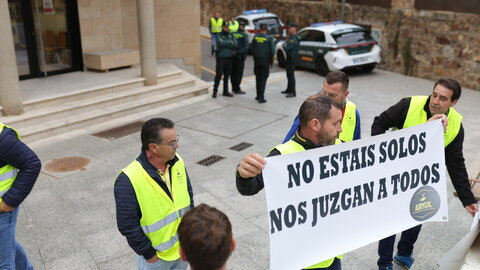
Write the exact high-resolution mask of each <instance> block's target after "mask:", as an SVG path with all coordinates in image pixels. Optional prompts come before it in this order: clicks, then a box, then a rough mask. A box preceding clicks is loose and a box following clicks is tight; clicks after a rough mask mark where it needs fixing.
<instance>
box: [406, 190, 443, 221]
mask: <svg viewBox="0 0 480 270" xmlns="http://www.w3.org/2000/svg"><path fill="white" fill-rule="evenodd" d="M439 209H440V195H439V194H438V192H437V191H436V190H435V189H434V188H432V187H431V186H423V187H421V188H419V189H417V191H415V193H414V194H413V196H412V199H411V201H410V214H411V215H412V217H413V219H415V220H416V221H424V220H427V219H429V218H431V217H433V216H435V214H436V213H437V212H438V210H439Z"/></svg>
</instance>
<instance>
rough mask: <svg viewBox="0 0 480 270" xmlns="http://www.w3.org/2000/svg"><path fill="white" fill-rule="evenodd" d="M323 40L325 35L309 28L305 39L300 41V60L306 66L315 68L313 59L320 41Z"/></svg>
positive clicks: (314, 59)
mask: <svg viewBox="0 0 480 270" xmlns="http://www.w3.org/2000/svg"><path fill="white" fill-rule="evenodd" d="M322 41H323V42H324V41H325V35H324V34H323V32H322V31H319V30H313V29H312V30H310V31H308V34H307V35H306V37H305V39H304V40H302V41H301V42H300V50H301V51H302V53H301V55H300V61H301V62H302V63H303V66H304V67H306V68H312V69H314V68H315V61H316V57H317V55H318V52H317V49H318V47H319V46H320V42H322Z"/></svg>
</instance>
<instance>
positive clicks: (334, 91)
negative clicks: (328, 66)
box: [283, 71, 361, 142]
mask: <svg viewBox="0 0 480 270" xmlns="http://www.w3.org/2000/svg"><path fill="white" fill-rule="evenodd" d="M349 81H350V80H349V79H348V75H347V74H345V72H342V71H332V72H329V73H328V74H327V76H325V80H324V81H323V87H322V90H321V91H320V93H321V94H325V95H327V96H329V97H331V98H333V100H335V101H336V102H337V103H338V104H340V105H342V108H343V109H342V132H340V135H339V136H338V138H339V139H340V140H342V141H344V142H349V141H353V140H359V139H360V138H361V129H360V128H361V127H360V113H359V112H358V109H357V106H356V105H355V104H354V103H353V102H351V101H350V100H348V99H347V97H348V94H349V93H350V92H349V91H348V85H349ZM299 126H300V121H299V119H298V115H297V117H296V118H295V120H294V121H293V125H292V127H291V128H290V131H289V132H288V133H287V136H285V139H283V142H287V141H288V140H290V139H291V138H292V137H293V136H294V135H295V132H297V129H298V127H299Z"/></svg>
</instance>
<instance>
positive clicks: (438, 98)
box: [371, 79, 478, 270]
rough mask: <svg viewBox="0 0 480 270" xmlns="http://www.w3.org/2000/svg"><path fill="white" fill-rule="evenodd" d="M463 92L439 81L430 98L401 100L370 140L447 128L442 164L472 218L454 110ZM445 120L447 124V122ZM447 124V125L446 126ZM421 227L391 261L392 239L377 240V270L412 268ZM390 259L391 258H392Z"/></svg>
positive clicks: (376, 124)
mask: <svg viewBox="0 0 480 270" xmlns="http://www.w3.org/2000/svg"><path fill="white" fill-rule="evenodd" d="M461 93H462V88H461V86H460V84H459V83H458V82H457V81H456V80H454V79H440V80H438V81H437V82H436V83H435V86H434V88H433V92H432V94H431V95H430V96H412V97H407V98H404V99H402V100H400V101H399V102H398V103H397V104H395V105H393V106H392V107H390V108H388V109H387V110H386V111H384V112H383V113H381V114H380V115H379V116H377V117H375V119H374V120H373V124H372V131H371V133H372V136H375V135H377V134H382V133H385V131H387V130H389V129H390V128H394V129H402V128H408V127H411V126H415V125H419V124H422V123H425V122H427V121H430V120H436V119H442V120H443V123H444V127H445V126H446V129H445V132H444V134H443V136H444V146H445V164H446V166H447V170H448V173H449V175H450V179H451V180H452V184H453V187H454V188H455V190H456V191H457V194H458V198H459V199H460V201H461V202H462V204H463V206H464V207H465V210H467V212H468V213H470V214H471V215H475V213H476V212H477V211H478V205H477V200H476V199H475V197H474V196H473V194H472V191H471V190H470V183H469V181H468V174H467V171H466V169H465V159H464V158H463V139H464V137H465V133H464V130H463V126H462V115H461V114H460V113H458V112H457V111H456V110H455V109H454V108H453V106H454V105H455V104H456V103H457V101H458V100H459V99H460V95H461ZM447 117H448V121H446V120H447ZM446 123H448V124H446ZM421 228H422V225H418V226H415V227H413V228H410V229H408V230H406V231H404V232H402V236H401V238H400V241H399V242H398V246H397V247H398V253H397V254H396V255H395V257H393V252H394V244H395V235H392V236H390V237H387V238H385V239H382V240H380V242H379V245H378V255H379V259H378V261H377V265H378V269H380V270H392V269H393V264H392V260H393V261H394V262H395V263H397V264H399V265H401V266H402V267H404V268H406V269H409V268H410V267H412V265H413V261H414V259H413V258H412V252H413V246H414V244H415V242H416V241H417V238H418V235H419V233H420V229H421ZM392 257H393V258H392Z"/></svg>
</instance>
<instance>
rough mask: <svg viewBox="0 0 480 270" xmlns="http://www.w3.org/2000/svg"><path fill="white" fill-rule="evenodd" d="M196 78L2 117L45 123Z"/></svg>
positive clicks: (188, 84)
mask: <svg viewBox="0 0 480 270" xmlns="http://www.w3.org/2000/svg"><path fill="white" fill-rule="evenodd" d="M195 80H196V79H195V78H194V77H193V76H190V75H186V74H183V76H181V77H178V79H176V80H167V81H165V82H163V83H159V84H157V85H154V86H142V87H137V88H133V89H128V90H125V91H114V92H107V93H104V94H103V95H97V94H98V93H95V94H94V95H93V96H92V97H88V96H87V95H84V96H83V98H81V99H77V100H72V101H66V102H64V103H62V104H59V105H57V106H48V107H47V106H46V107H42V108H39V109H36V110H31V111H27V112H25V113H23V114H21V115H18V116H12V117H8V118H5V119H2V120H0V121H2V123H5V124H8V125H10V126H14V127H15V128H18V129H21V128H24V127H28V126H30V125H34V124H37V123H44V122H47V121H50V120H52V119H61V118H63V117H67V116H69V115H75V114H80V113H82V112H85V111H93V110H95V109H96V108H102V107H106V106H113V105H117V104H123V103H125V102H127V101H130V100H136V99H139V98H141V97H142V96H149V95H151V94H155V93H157V92H161V93H167V92H169V91H174V90H178V89H183V88H188V87H191V86H194V85H195Z"/></svg>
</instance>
